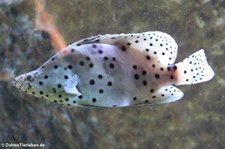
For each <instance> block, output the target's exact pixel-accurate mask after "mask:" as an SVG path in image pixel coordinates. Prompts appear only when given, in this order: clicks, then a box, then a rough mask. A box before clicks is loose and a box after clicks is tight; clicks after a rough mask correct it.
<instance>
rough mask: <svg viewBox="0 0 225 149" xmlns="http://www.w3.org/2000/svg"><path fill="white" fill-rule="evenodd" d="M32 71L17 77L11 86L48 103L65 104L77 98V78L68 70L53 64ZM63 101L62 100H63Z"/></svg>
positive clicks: (78, 93)
mask: <svg viewBox="0 0 225 149" xmlns="http://www.w3.org/2000/svg"><path fill="white" fill-rule="evenodd" d="M44 66H45V67H43V66H42V67H40V68H38V69H36V70H34V71H31V72H28V73H25V74H22V75H19V76H18V77H16V78H15V79H14V81H13V85H14V86H15V87H17V88H18V89H19V90H21V91H23V92H25V93H27V94H30V95H32V96H35V97H39V98H44V99H47V100H49V101H53V102H59V103H66V104H68V102H69V101H68V99H70V98H72V97H74V96H79V95H81V93H80V92H79V91H78V89H77V85H78V82H79V79H78V76H77V75H76V74H74V73H73V72H72V71H71V70H70V69H69V68H70V66H68V67H69V68H66V67H62V66H61V65H59V64H58V65H57V66H58V67H57V69H56V67H55V66H56V64H54V63H47V64H45V65H44ZM63 99H64V100H63Z"/></svg>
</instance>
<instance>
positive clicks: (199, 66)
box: [176, 49, 214, 85]
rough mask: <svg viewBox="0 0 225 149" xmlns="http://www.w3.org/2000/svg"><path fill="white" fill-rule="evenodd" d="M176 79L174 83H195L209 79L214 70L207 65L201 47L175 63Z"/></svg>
mask: <svg viewBox="0 0 225 149" xmlns="http://www.w3.org/2000/svg"><path fill="white" fill-rule="evenodd" d="M177 71H178V75H177V76H178V81H177V83H176V85H185V84H197V83H201V82H205V81H209V80H211V79H212V78H213V76H214V72H213V70H212V68H211V67H210V66H209V65H208V63H207V60H206V56H205V52H204V50H203V49H201V50H199V51H197V52H195V53H193V54H192V55H190V56H189V57H188V58H185V59H184V60H183V61H182V62H179V63H178V64H177Z"/></svg>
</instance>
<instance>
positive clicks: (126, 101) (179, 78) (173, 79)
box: [13, 31, 214, 108]
mask: <svg viewBox="0 0 225 149" xmlns="http://www.w3.org/2000/svg"><path fill="white" fill-rule="evenodd" d="M177 51H178V45H177V43H176V41H175V40H174V39H173V38H172V37H171V36H170V35H169V34H167V33H164V32H160V31H148V32H143V33H130V34H124V33H121V34H105V35H96V36H91V37H88V38H84V39H81V40H79V41H77V42H74V43H73V44H71V45H68V46H67V47H66V48H63V49H62V50H60V51H59V52H58V53H56V54H55V55H54V56H53V57H51V58H50V59H49V60H48V61H47V62H45V63H44V64H43V65H41V66H40V67H39V68H37V69H36V70H33V71H31V72H28V73H25V74H22V75H20V76H18V77H16V78H15V79H14V81H13V85H14V86H15V87H17V88H18V89H19V90H22V91H24V92H26V93H27V94H30V95H32V96H35V97H39V98H43V99H46V100H48V101H50V102H55V103H59V104H64V105H68V106H81V107H108V108H110V107H112V108H113V107H127V106H143V105H157V104H165V103H171V102H174V101H177V100H179V99H181V98H182V97H183V95H184V94H183V92H182V91H181V90H180V89H178V88H177V87H176V86H179V85H192V84H197V83H202V82H205V81H209V80H211V79H212V78H213V76H214V71H213V70H212V68H211V67H210V66H209V64H208V62H207V58H206V56H205V52H204V50H203V49H201V50H199V51H197V52H195V53H193V54H191V55H190V56H189V57H187V58H185V59H184V60H183V61H181V62H178V63H175V60H176V57H177Z"/></svg>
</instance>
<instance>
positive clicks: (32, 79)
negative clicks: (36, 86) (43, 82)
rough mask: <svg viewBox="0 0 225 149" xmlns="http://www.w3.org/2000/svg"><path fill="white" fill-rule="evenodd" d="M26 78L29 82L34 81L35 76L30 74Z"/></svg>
mask: <svg viewBox="0 0 225 149" xmlns="http://www.w3.org/2000/svg"><path fill="white" fill-rule="evenodd" d="M26 80H27V81H29V82H33V81H34V77H33V76H32V75H28V76H27V77H26Z"/></svg>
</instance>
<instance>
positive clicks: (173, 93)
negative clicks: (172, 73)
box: [152, 86, 184, 104]
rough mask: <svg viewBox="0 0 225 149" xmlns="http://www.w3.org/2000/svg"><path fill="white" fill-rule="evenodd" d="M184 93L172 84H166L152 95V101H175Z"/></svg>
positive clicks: (160, 102)
mask: <svg viewBox="0 0 225 149" xmlns="http://www.w3.org/2000/svg"><path fill="white" fill-rule="evenodd" d="M183 95H184V93H183V92H182V91H181V90H179V89H178V88H176V87H174V86H166V87H162V88H160V89H159V90H158V91H157V92H156V93H155V94H153V96H152V97H154V98H155V99H154V101H155V102H154V103H156V104H164V103H170V102H174V101H177V100H179V99H181V98H182V97H183Z"/></svg>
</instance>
